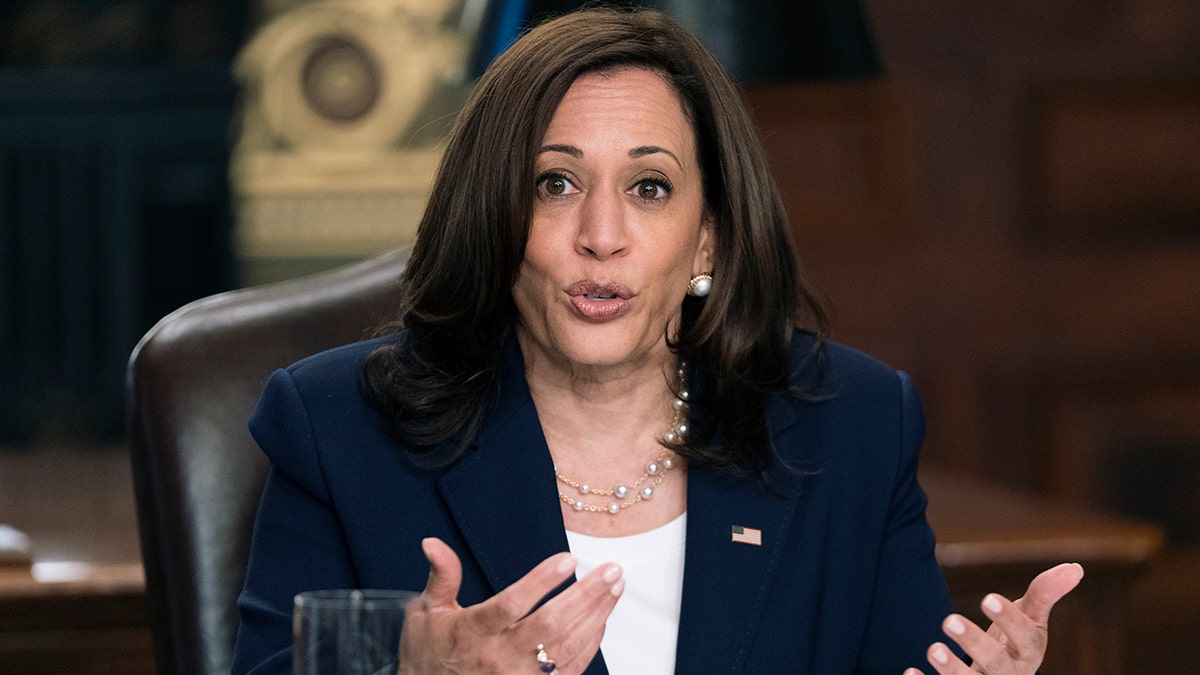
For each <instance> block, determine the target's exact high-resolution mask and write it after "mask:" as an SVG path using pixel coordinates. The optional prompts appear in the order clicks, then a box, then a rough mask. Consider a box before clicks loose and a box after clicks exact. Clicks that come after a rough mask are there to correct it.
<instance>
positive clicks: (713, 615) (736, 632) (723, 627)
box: [675, 397, 802, 675]
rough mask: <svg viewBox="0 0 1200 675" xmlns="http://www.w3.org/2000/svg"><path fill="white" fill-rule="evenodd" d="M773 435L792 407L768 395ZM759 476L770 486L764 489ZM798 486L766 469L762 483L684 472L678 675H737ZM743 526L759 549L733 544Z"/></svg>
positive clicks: (789, 420) (791, 418)
mask: <svg viewBox="0 0 1200 675" xmlns="http://www.w3.org/2000/svg"><path fill="white" fill-rule="evenodd" d="M768 419H769V420H770V426H771V428H772V437H773V438H776V439H777V438H778V437H779V435H780V434H782V433H783V432H784V431H786V430H787V429H788V428H789V427H791V426H793V425H794V424H795V421H796V413H795V410H794V408H793V407H792V406H791V405H789V404H788V403H786V402H784V401H783V400H780V398H779V397H773V398H772V400H771V401H769V404H768ZM763 478H766V479H767V482H768V483H771V484H772V486H773V488H772V490H768V489H767V488H766V486H765V485H764V481H763ZM801 486H802V480H798V479H797V476H796V475H795V474H788V473H787V472H786V471H780V470H779V469H778V468H777V467H776V468H773V469H770V470H768V472H767V475H766V476H764V477H759V476H740V477H739V476H733V475H731V474H729V473H728V472H722V471H718V470H715V469H711V468H706V467H696V466H691V467H689V468H688V522H687V549H686V553H685V554H684V555H685V559H684V566H683V602H682V606H681V607H680V619H679V639H678V651H677V654H676V662H675V672H676V673H679V674H681V675H682V674H684V673H739V672H741V671H742V668H743V663H744V661H745V659H746V655H747V653H748V651H749V648H750V644H751V642H752V640H753V638H754V634H755V630H756V628H757V626H758V623H759V621H761V620H762V613H763V605H764V603H765V600H766V594H767V591H768V589H769V588H770V585H771V579H772V577H773V576H774V575H775V573H776V569H777V567H778V563H779V558H780V555H781V554H782V551H783V548H784V542H785V541H786V540H787V538H788V537H792V536H795V534H794V533H791V532H790V529H791V527H792V519H793V515H794V514H795V512H796V505H797V502H798V500H799V498H800V488H801ZM734 527H741V528H743V530H744V534H747V535H749V537H750V538H753V534H754V533H753V531H752V530H757V531H759V532H760V533H761V544H760V545H755V544H753V543H743V542H740V541H734V537H733V528H734Z"/></svg>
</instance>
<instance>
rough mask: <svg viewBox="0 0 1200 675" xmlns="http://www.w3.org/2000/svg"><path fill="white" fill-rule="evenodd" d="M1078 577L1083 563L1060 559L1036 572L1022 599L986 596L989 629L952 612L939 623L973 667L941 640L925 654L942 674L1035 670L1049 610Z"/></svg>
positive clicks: (907, 674) (909, 673) (913, 672)
mask: <svg viewBox="0 0 1200 675" xmlns="http://www.w3.org/2000/svg"><path fill="white" fill-rule="evenodd" d="M1082 578H1083V568H1082V567H1080V566H1079V565H1078V564H1076V563H1064V564H1062V565H1059V566H1057V567H1052V568H1050V569H1048V570H1046V571H1045V572H1042V573H1041V574H1039V575H1037V577H1035V578H1034V580H1033V581H1032V582H1030V583H1029V588H1028V589H1027V590H1026V591H1025V595H1024V596H1023V597H1021V599H1020V600H1017V601H1015V602H1009V601H1008V600H1006V599H1004V598H1003V597H1001V596H999V595H997V594H995V593H992V594H990V595H988V596H987V597H986V598H984V599H983V603H982V605H981V607H982V608H983V613H984V614H985V615H987V617H988V618H989V619H991V620H992V625H991V627H990V628H988V629H987V632H984V631H983V629H981V628H980V627H979V626H977V625H975V624H974V623H972V622H971V621H969V620H968V619H967V618H966V617H964V616H962V615H960V614H951V615H950V616H948V617H946V620H945V621H943V622H942V630H944V631H945V632H946V634H947V635H949V636H950V637H951V638H952V639H953V640H954V641H955V642H957V643H958V645H959V646H960V647H962V648H963V650H964V651H965V652H966V653H967V655H968V656H970V657H971V659H972V660H973V665H971V666H968V665H966V664H965V663H963V662H962V661H961V660H959V659H958V657H956V656H955V655H954V653H953V652H951V651H950V649H949V648H948V647H947V646H946V645H944V644H942V643H940V642H935V643H933V644H932V645H930V647H929V651H928V652H927V653H926V656H927V658H928V659H929V663H930V665H932V666H933V668H934V670H936V671H937V672H938V673H939V674H940V675H958V674H962V673H987V674H988V675H1010V674H1011V675H1018V674H1020V675H1029V674H1031V673H1034V672H1035V671H1037V669H1038V666H1040V665H1041V664H1042V657H1044V656H1045V655H1046V640H1047V637H1048V634H1047V629H1046V626H1047V622H1048V621H1049V619H1050V609H1051V608H1052V607H1054V603H1056V602H1058V601H1059V599H1061V598H1062V597H1063V596H1064V595H1066V594H1067V593H1069V592H1070V591H1071V589H1073V588H1075V586H1076V585H1077V584H1079V580H1080V579H1082ZM904 675H921V671H919V670H917V669H916V668H909V669H908V670H906V671H904Z"/></svg>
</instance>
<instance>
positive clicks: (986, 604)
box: [983, 593, 1003, 612]
mask: <svg viewBox="0 0 1200 675" xmlns="http://www.w3.org/2000/svg"><path fill="white" fill-rule="evenodd" d="M983 608H984V609H986V610H987V611H989V612H999V611H1000V610H1001V609H1002V608H1003V606H1002V605H1001V604H1000V597H999V596H997V595H996V594H995V593H990V594H988V596H987V597H986V598H984V599H983Z"/></svg>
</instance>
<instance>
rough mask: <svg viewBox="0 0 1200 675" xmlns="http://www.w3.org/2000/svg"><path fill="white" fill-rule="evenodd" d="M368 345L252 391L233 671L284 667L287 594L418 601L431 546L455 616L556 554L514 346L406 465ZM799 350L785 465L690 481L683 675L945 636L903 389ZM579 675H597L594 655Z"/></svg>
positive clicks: (833, 659)
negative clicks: (255, 454) (368, 375)
mask: <svg viewBox="0 0 1200 675" xmlns="http://www.w3.org/2000/svg"><path fill="white" fill-rule="evenodd" d="M379 344H381V343H380V342H379V341H373V342H363V343H358V344H352V345H348V346H345V347H341V348H338V349H334V350H332V351H329V352H325V353H322V354H319V355H316V356H313V357H311V358H308V359H306V360H304V361H301V362H299V363H297V364H295V365H293V366H291V367H290V368H288V369H286V370H280V371H277V372H276V373H275V374H274V375H273V376H272V377H271V378H270V380H269V381H268V383H267V386H266V390H265V391H264V393H263V396H262V400H261V401H260V403H259V406H258V409H257V410H256V411H255V413H254V417H253V418H252V420H251V425H250V426H251V430H252V433H253V435H254V437H255V439H256V440H257V441H258V443H259V445H260V446H261V447H262V448H263V450H264V451H265V452H266V453H267V455H268V456H269V457H270V459H271V471H270V476H269V478H268V480H267V484H266V488H265V490H264V493H263V496H262V503H261V505H260V507H259V512H258V519H257V523H256V526H255V532H254V541H253V545H252V550H251V555H250V563H249V567H248V569H247V577H246V584H245V588H244V589H243V591H242V594H241V597H240V598H239V600H238V607H239V611H240V615H241V626H240V629H239V631H238V636H237V647H236V653H235V658H234V668H233V672H234V673H247V672H253V673H278V674H279V675H283V674H284V673H288V672H290V670H291V667H290V647H291V641H292V638H291V611H292V598H293V596H295V595H296V593H298V592H300V591H304V590H310V589H321V588H346V587H359V588H401V589H413V590H420V589H422V588H424V586H425V581H426V578H427V575H428V569H429V567H428V563H427V562H426V561H425V559H424V556H423V555H422V553H421V547H420V542H421V539H423V538H425V537H429V536H436V537H439V538H441V539H442V540H443V541H445V542H446V543H447V544H449V545H450V546H451V547H452V548H453V549H454V550H455V551H456V552H457V553H458V555H459V557H460V558H461V559H462V563H463V583H462V589H461V592H460V595H459V601H460V602H461V603H462V604H463V605H470V604H474V603H477V602H480V601H482V600H484V599H486V598H488V597H490V596H492V595H494V594H495V593H496V592H497V591H499V590H501V589H503V588H505V587H506V586H508V585H509V584H511V583H513V582H514V581H516V580H517V579H519V578H520V577H521V576H523V575H524V574H525V573H526V572H528V571H529V570H530V569H531V568H532V567H533V566H534V565H536V564H537V563H538V562H539V561H541V560H543V559H545V558H546V557H548V556H550V555H553V554H554V553H557V552H560V551H565V550H567V538H566V534H565V531H564V527H563V521H562V515H561V511H560V506H559V499H558V492H557V486H556V483H555V480H554V468H553V464H552V461H551V457H550V453H549V450H548V449H547V447H546V441H545V438H544V436H543V435H542V430H541V426H540V424H539V422H538V416H537V411H536V410H535V409H534V405H533V401H532V399H531V398H530V395H529V389H528V386H527V384H526V381H525V377H524V364H523V361H522V359H521V356H520V350H519V349H516V348H513V349H512V350H511V354H512V356H511V357H510V359H509V363H508V364H507V365H506V370H505V372H504V375H503V377H502V378H501V380H502V381H501V392H500V396H499V398H498V403H497V404H496V406H495V407H494V408H493V410H492V411H491V412H490V414H489V416H488V417H487V419H486V421H485V423H484V425H483V427H482V429H481V431H480V433H479V434H478V437H477V438H476V439H475V442H474V443H473V445H472V448H471V450H470V451H469V452H468V453H467V454H465V455H464V456H463V457H462V458H461V459H459V460H458V461H457V462H455V463H454V464H452V465H450V466H449V467H447V468H443V469H439V470H433V471H431V470H422V469H420V468H417V467H415V466H414V465H412V464H411V463H409V462H408V461H407V460H406V458H405V455H404V452H402V449H401V448H400V447H399V446H398V445H397V443H396V441H395V440H394V438H393V437H392V436H390V435H389V434H388V429H387V424H386V422H385V420H384V419H383V418H382V417H381V416H380V415H379V414H378V413H377V412H376V411H375V410H373V409H372V408H370V407H369V406H367V405H366V404H365V403H364V401H363V399H362V397H361V396H360V393H359V376H360V373H361V370H362V366H363V363H364V361H365V359H366V357H367V354H368V353H369V352H370V351H371V350H372V349H373V348H374V347H377V346H379ZM810 344H811V338H809V337H808V336H806V335H804V334H798V335H797V337H796V339H795V340H794V342H793V345H792V361H793V367H792V373H791V374H792V378H793V381H794V382H797V383H800V384H804V383H809V384H811V383H812V382H815V381H816V379H817V378H818V376H819V375H818V370H819V371H820V379H821V389H822V391H823V392H824V393H825V394H826V395H825V396H823V397H821V398H820V399H818V400H801V399H798V398H796V397H794V396H792V395H788V394H779V395H776V396H773V397H771V398H770V399H769V401H768V408H767V415H768V422H769V426H770V432H771V437H772V439H773V442H774V444H775V450H776V452H777V453H778V455H779V456H780V457H782V458H783V460H784V462H786V463H787V464H788V465H790V467H791V468H790V469H789V468H787V467H785V466H783V464H784V462H778V463H776V464H775V465H774V466H773V467H772V468H770V469H768V470H767V471H766V472H765V473H764V475H762V476H745V477H738V476H734V475H730V474H729V473H727V472H722V471H719V470H715V469H712V468H707V467H704V466H698V465H692V466H689V468H688V486H687V492H688V494H687V508H688V519H687V545H686V553H685V558H684V577H683V600H682V606H681V618H680V624H679V637H678V655H677V664H676V673H679V674H681V675H682V674H691V673H704V674H706V675H707V674H711V673H821V674H826V673H881V674H882V673H888V674H895V673H899V672H901V671H902V670H903V669H904V668H905V667H907V666H917V667H920V666H921V664H924V663H925V650H926V648H927V647H928V645H929V644H930V643H932V642H933V641H935V640H944V639H945V637H944V636H943V635H942V633H941V629H940V623H941V621H942V619H943V618H944V617H945V616H946V614H948V613H949V612H950V611H951V605H950V599H949V593H948V591H947V588H946V584H945V581H944V578H943V576H942V572H941V569H940V568H939V567H938V565H937V562H936V561H935V559H934V554H933V550H934V538H933V533H932V532H931V530H930V528H929V525H928V524H927V522H926V520H925V503H926V500H925V495H924V493H923V492H922V490H921V488H920V486H919V485H918V484H917V476H916V469H917V453H918V450H919V448H920V445H921V440H922V436H923V433H924V420H923V416H922V413H921V407H920V403H919V401H918V399H917V395H916V392H915V390H914V388H913V385H912V382H911V381H910V380H909V378H908V377H907V376H906V375H905V374H903V373H897V372H896V371H894V370H892V369H890V368H888V367H887V366H885V365H883V364H881V363H879V362H878V361H875V360H873V359H871V358H869V357H867V356H865V355H863V354H861V353H858V352H856V351H853V350H851V349H849V348H846V347H843V346H841V345H837V344H833V343H827V344H826V345H825V347H824V358H823V359H822V362H823V366H822V367H820V368H819V369H818V368H817V367H815V364H814V362H813V360H811V359H810V360H808V361H804V360H803V358H802V357H803V356H804V355H805V354H806V353H807V352H808V349H809V346H810ZM802 362H803V363H805V364H806V365H803V366H801V363H802ZM734 526H743V527H752V528H757V529H759V530H761V531H762V545H761V546H753V545H749V544H745V543H739V542H735V541H732V537H731V530H732V528H733V527H734ZM531 663H532V661H531ZM587 673H588V675H599V674H603V673H607V670H606V668H605V666H604V661H603V655H602V654H601V655H600V656H598V657H597V658H596V659H595V660H594V661H593V663H592V665H591V667H589V669H588V670H587ZM614 675H626V674H623V673H617V674H614Z"/></svg>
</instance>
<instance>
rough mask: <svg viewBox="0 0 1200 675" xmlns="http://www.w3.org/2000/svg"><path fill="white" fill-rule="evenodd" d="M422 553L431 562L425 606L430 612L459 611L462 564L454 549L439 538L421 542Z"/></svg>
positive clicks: (426, 584)
mask: <svg viewBox="0 0 1200 675" xmlns="http://www.w3.org/2000/svg"><path fill="white" fill-rule="evenodd" d="M421 551H422V552H424V553H425V559H426V560H428V561H429V579H428V580H427V581H426V582H425V592H424V593H423V594H422V595H423V596H424V598H425V606H426V608H428V609H429V611H435V612H436V611H444V610H448V609H458V606H459V605H458V588H459V586H461V585H462V563H461V562H459V560H458V555H457V554H455V553H454V549H452V548H450V547H449V546H447V545H446V543H445V542H443V541H442V540H441V539H438V538H437V537H427V538H425V539H422V540H421Z"/></svg>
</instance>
